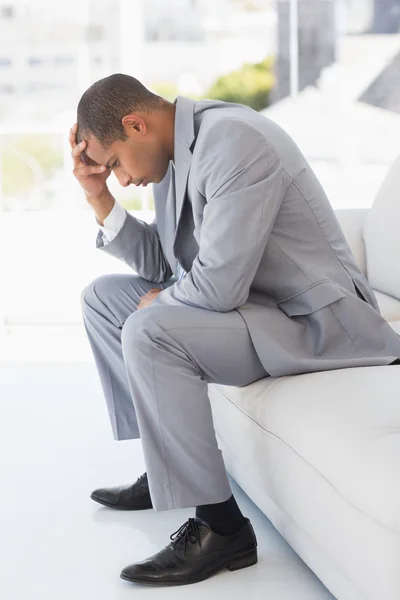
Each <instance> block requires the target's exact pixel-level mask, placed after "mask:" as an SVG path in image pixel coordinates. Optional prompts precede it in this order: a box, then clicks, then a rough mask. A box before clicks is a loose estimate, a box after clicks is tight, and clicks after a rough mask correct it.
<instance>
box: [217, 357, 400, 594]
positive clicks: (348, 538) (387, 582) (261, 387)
mask: <svg viewBox="0 0 400 600" xmlns="http://www.w3.org/2000/svg"><path fill="white" fill-rule="evenodd" d="M399 389H400V366H394V365H393V366H389V365H388V366H374V367H356V368H349V369H339V370H332V371H325V372H319V373H307V374H303V375H296V376H287V377H279V378H272V377H271V378H264V379H261V380H259V381H256V382H254V383H252V384H250V385H247V386H244V387H241V388H239V387H234V386H224V385H218V384H209V397H210V401H211V406H212V411H213V417H214V424H215V431H216V434H217V439H218V441H219V444H220V448H221V449H222V450H223V453H224V458H225V461H226V465H227V468H228V471H229V472H230V473H231V474H232V476H233V477H234V478H235V479H236V481H237V482H238V484H239V485H240V486H241V487H242V488H243V489H244V491H245V492H246V493H247V494H248V495H249V496H250V497H251V498H252V499H253V500H254V501H255V502H256V503H257V504H258V506H259V507H260V508H261V509H262V510H263V511H264V512H265V514H266V515H267V516H268V517H269V518H270V520H271V521H272V522H273V524H274V525H275V527H276V528H277V529H278V531H280V533H281V534H282V535H283V537H284V538H285V539H287V540H288V542H289V543H290V545H291V546H292V547H293V548H294V550H295V551H296V552H297V553H298V554H299V555H300V556H301V557H302V558H303V560H305V562H306V563H307V564H308V565H309V566H310V568H311V569H312V570H313V571H314V572H315V573H316V574H317V576H318V577H320V579H321V580H322V581H323V582H324V583H325V584H326V585H327V586H328V587H329V589H331V591H332V592H333V593H334V595H336V596H337V597H338V598H348V599H349V600H350V599H351V600H356V599H357V600H361V599H363V600H376V598H381V599H382V600H383V599H384V600H397V599H398V598H400V580H399V579H398V564H400V563H399V560H400V511H399V508H398V507H399V505H400V478H399V473H400V426H399V424H400V402H399V401H398V397H399ZM367 565H370V566H371V568H367V569H366V566H367ZM338 582H341V583H340V585H339V583H338ZM343 590H344V591H343Z"/></svg>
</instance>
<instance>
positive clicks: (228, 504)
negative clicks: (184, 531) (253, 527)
mask: <svg viewBox="0 0 400 600" xmlns="http://www.w3.org/2000/svg"><path fill="white" fill-rule="evenodd" d="M196 517H199V518H200V519H202V520H203V521H205V522H206V523H207V524H208V525H209V526H210V527H211V529H212V530H213V531H215V532H216V533H220V534H221V535H230V534H232V533H235V532H236V531H238V530H239V529H240V528H241V526H242V525H243V523H244V522H245V517H244V516H243V515H242V513H241V511H240V508H239V507H238V505H237V504H236V500H235V498H234V497H233V495H232V496H231V497H230V498H229V499H228V500H226V501H225V502H219V503H218V504H203V505H202V506H197V507H196Z"/></svg>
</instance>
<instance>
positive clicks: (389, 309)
mask: <svg viewBox="0 0 400 600" xmlns="http://www.w3.org/2000/svg"><path fill="white" fill-rule="evenodd" d="M374 294H375V298H376V300H377V302H378V304H379V309H380V311H381V313H382V317H383V318H384V319H386V321H389V323H390V322H391V321H400V300H398V299H397V298H393V297H392V296H388V295H387V294H383V293H382V292H378V291H376V290H374Z"/></svg>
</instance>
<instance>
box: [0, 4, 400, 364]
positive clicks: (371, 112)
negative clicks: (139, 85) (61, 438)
mask: <svg viewBox="0 0 400 600" xmlns="http://www.w3.org/2000/svg"><path fill="white" fill-rule="evenodd" d="M115 72H123V73H128V74H130V75H133V76H135V77H137V78H138V79H140V80H141V81H142V82H143V83H144V84H145V85H146V86H147V87H149V88H150V89H151V90H152V91H154V92H156V93H158V94H160V95H162V96H164V97H165V98H167V99H169V100H171V101H173V100H174V99H175V98H176V96H177V95H184V96H190V97H192V98H194V99H203V98H218V99H221V100H225V101H232V102H240V103H243V104H248V105H250V106H252V107H253V108H254V109H256V110H258V111H261V112H263V113H264V114H265V115H266V116H267V117H269V118H271V119H273V120H275V121H276V122H277V123H279V124H280V125H282V126H283V127H284V128H285V129H286V130H287V131H288V132H289V133H290V134H291V135H292V136H293V137H294V139H295V140H296V141H297V143H298V145H299V146H300V148H301V150H302V151H303V152H304V154H305V156H306V157H307V159H308V160H309V161H310V163H311V165H312V167H313V168H314V170H315V172H316V174H317V176H318V177H319V178H320V180H321V182H322V184H323V185H324V187H325V189H326V191H327V194H328V196H329V198H330V201H331V203H332V205H333V207H334V208H339V207H360V208H361V207H369V206H370V205H371V204H372V202H373V199H374V196H375V194H376V191H377V189H378V187H379V185H380V183H381V181H382V179H383V177H384V175H385V173H386V171H387V169H388V167H389V165H390V164H391V162H392V161H393V160H394V158H395V157H396V155H397V154H398V153H399V140H400V0H168V1H166V0H164V1H162V0H95V1H94V0H79V2H78V1H77V0H69V2H60V3H55V2H54V1H51V0H0V228H1V232H0V233H1V235H0V240H1V241H0V244H1V250H2V251H1V255H0V281H1V294H0V352H1V357H3V358H7V359H13V358H16V359H19V358H23V359H27V360H30V359H34V360H38V359H40V358H41V357H43V358H44V359H45V360H59V359H61V360H64V359H66V358H68V359H69V360H70V359H78V360H82V359H85V358H88V359H89V358H90V352H89V348H88V344H87V342H86V338H85V336H84V332H83V325H82V320H81V313H80V294H81V291H82V289H83V288H84V287H85V286H86V285H87V284H88V283H89V282H90V281H91V280H93V279H94V278H95V277H97V276H98V275H100V274H102V273H107V272H122V273H123V272H129V269H128V268H127V267H125V266H124V265H123V264H122V263H120V262H119V261H117V260H116V259H114V258H111V257H109V256H107V255H106V254H105V253H102V252H100V251H98V250H97V249H96V248H95V238H96V234H97V231H98V227H97V225H96V223H95V219H94V215H93V213H92V211H91V209H90V207H89V206H88V205H87V203H86V201H85V199H84V197H83V194H82V192H81V191H80V188H79V186H78V185H77V184H76V183H75V180H74V178H73V175H72V165H71V158H70V148H69V145H68V132H69V129H70V127H71V125H72V124H73V123H74V122H75V120H76V106H77V103H78V101H79V98H80V96H81V95H82V93H83V92H84V91H85V89H87V87H89V86H90V85H91V83H93V82H94V81H96V80H98V79H100V78H102V77H105V76H107V75H109V74H111V73H115ZM109 181H110V188H111V190H112V192H113V194H114V195H115V196H116V198H117V200H118V201H119V202H121V204H122V205H123V206H124V207H125V208H127V209H128V210H130V211H132V214H134V215H135V216H137V217H139V218H142V219H144V220H147V221H151V220H152V219H153V214H154V213H153V198H152V191H151V186H149V187H147V188H142V189H140V190H138V189H136V188H135V189H132V188H133V187H134V186H130V188H128V189H123V188H121V187H119V186H118V184H117V181H116V179H115V178H114V176H113V175H112V176H111V178H110V180H109Z"/></svg>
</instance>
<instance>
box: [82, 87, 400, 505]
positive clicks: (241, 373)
mask: <svg viewBox="0 0 400 600" xmlns="http://www.w3.org/2000/svg"><path fill="white" fill-rule="evenodd" d="M174 162H175V175H176V181H175V185H173V183H174V182H173V180H172V178H171V175H172V174H173V172H172V169H173V165H172V164H171V165H170V168H169V171H168V173H167V175H166V176H165V178H164V179H163V181H162V182H161V183H160V184H158V185H155V186H154V194H155V209H156V218H155V221H154V222H153V223H151V224H150V225H149V224H146V223H145V222H143V221H141V220H138V219H136V218H135V217H133V216H132V215H129V214H128V215H127V218H126V220H125V223H124V226H123V227H122V229H121V231H120V232H119V233H118V235H117V236H116V238H114V240H112V241H111V242H110V243H109V244H106V245H104V243H103V238H102V235H101V233H100V232H99V235H98V238H97V246H98V247H99V248H101V249H102V250H103V251H105V252H108V253H110V254H112V255H114V256H116V257H118V258H120V259H122V260H124V261H125V262H126V263H127V264H129V265H130V266H132V268H133V269H134V270H135V271H136V272H137V275H132V276H129V275H128V276H118V277H119V279H118V278H117V279H116V276H108V278H106V279H104V278H103V279H102V280H101V281H97V282H94V283H93V284H92V285H91V286H88V288H87V289H86V290H85V292H84V294H83V307H84V315H85V324H86V328H87V331H88V335H89V339H90V341H91V344H92V348H93V351H94V355H95V359H96V363H97V367H98V370H99V374H100V378H101V380H102V384H103V389H104V392H105V396H106V400H107V406H108V409H109V413H110V417H111V422H112V425H113V432H114V437H115V438H116V439H128V438H130V437H138V436H139V435H140V437H141V438H142V442H143V448H144V455H145V460H146V466H147V470H148V476H149V485H150V492H151V495H152V499H153V504H155V508H156V510H162V509H165V508H174V507H180V506H195V505H198V504H206V503H210V502H220V501H223V500H226V499H227V498H228V497H229V495H230V488H229V483H228V481H227V478H226V473H225V470H224V466H223V461H222V457H221V455H220V452H219V450H218V448H217V444H216V440H215V435H214V430H213V426H212V419H211V412H210V407H209V402H208V398H207V382H209V381H216V382H219V383H225V384H227V385H247V384H248V383H250V382H251V381H255V380H256V379H259V378H261V377H263V376H268V374H269V375H271V376H281V375H289V374H299V373H306V372H310V371H321V370H330V369H340V368H347V367H356V366H369V365H387V364H390V363H392V362H393V361H395V360H396V359H397V358H399V357H400V337H399V336H398V335H397V334H396V333H395V332H394V331H393V330H392V328H391V327H390V326H389V325H388V324H387V323H386V321H385V320H384V319H383V318H382V316H381V315H380V312H379V308H378V305H377V302H376V299H375V297H374V294H373V291H372V290H371V288H370V286H369V284H368V282H367V280H366V278H365V277H364V276H363V275H362V273H361V272H360V270H359V269H358V267H357V265H356V263H355V260H354V257H353V256H352V254H351V251H350V249H349V246H348V244H347V242H346V240H345V238H344V235H343V233H342V231H341V228H340V226H339V223H338V221H337V219H336V217H335V214H334V211H333V210H332V207H331V206H330V204H329V201H328V199H327V197H326V195H325V193H324V191H323V190H322V188H321V186H320V184H319V182H318V180H317V179H316V177H315V175H314V173H313V172H312V170H311V168H310V166H309V165H308V163H307V162H306V160H305V158H304V157H303V155H302V154H301V152H300V151H299V149H298V148H297V146H296V145H295V143H294V142H293V140H292V139H291V138H290V137H289V136H288V135H287V134H286V133H285V132H284V131H283V130H282V129H281V128H280V127H279V126H277V125H276V124H275V123H273V122H272V121H271V120H269V119H267V118H265V117H264V116H262V115H260V114H259V113H257V112H255V111H253V110H251V109H249V108H247V107H244V106H242V105H237V104H228V103H224V102H218V101H210V100H205V101H201V102H194V101H192V100H190V99H188V98H184V97H178V99H177V109H176V120H175V156H174ZM177 260H178V261H179V262H180V264H181V265H182V266H183V268H184V269H185V271H187V275H186V277H184V279H182V281H180V282H177V281H176V279H175V278H174V277H172V279H171V276H172V275H173V274H176V266H177V265H176V261H177ZM145 282H147V283H145ZM150 282H151V283H150ZM101 286H102V287H103V288H104V289H103V293H102V294H99V292H98V291H97V292H96V289H97V290H98V289H99V288H100V287H101ZM138 286H139V288H142V290H143V289H146V287H147V286H148V288H150V287H163V288H164V290H163V291H162V292H161V294H160V295H159V296H158V297H157V298H156V300H154V302H153V303H152V304H151V306H149V307H148V308H146V309H144V310H140V311H136V310H135V308H136V306H137V302H138V294H137V290H138V289H139V288H138ZM143 286H144V287H143ZM127 288H129V289H130V292H129V291H127ZM135 290H136V291H135ZM143 293H144V292H143ZM121 307H123V310H121ZM118 312H119V313H120V314H119V315H118V314H116V313H118ZM110 323H111V325H110ZM111 326H112V327H113V328H114V329H113V330H111V329H110V327H111ZM117 330H118V332H117ZM124 364H125V367H126V374H125V369H124V366H123V365H124ZM128 386H129V388H128ZM132 399H133V402H134V407H133V404H132Z"/></svg>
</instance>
